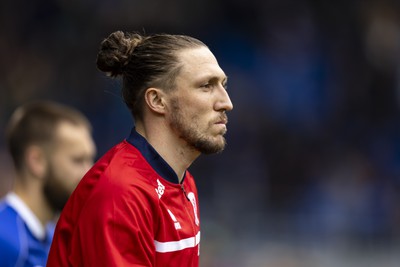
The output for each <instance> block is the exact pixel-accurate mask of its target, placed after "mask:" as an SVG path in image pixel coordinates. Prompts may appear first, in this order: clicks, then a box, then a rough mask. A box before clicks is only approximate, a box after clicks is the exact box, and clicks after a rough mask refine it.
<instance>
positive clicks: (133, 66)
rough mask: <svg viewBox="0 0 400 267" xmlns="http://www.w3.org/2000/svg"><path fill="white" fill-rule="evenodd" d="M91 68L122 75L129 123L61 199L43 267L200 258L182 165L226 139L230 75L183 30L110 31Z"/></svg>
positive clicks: (189, 180) (193, 196) (189, 265)
mask: <svg viewBox="0 0 400 267" xmlns="http://www.w3.org/2000/svg"><path fill="white" fill-rule="evenodd" d="M97 67H98V68H99V69H100V70H101V71H103V72H105V73H107V74H108V75H109V76H111V77H117V76H122V79H123V88H122V95H123V97H124V101H125V103H126V105H127V106H128V108H129V109H130V111H131V113H132V115H133V118H134V121H135V127H134V128H133V129H132V131H131V133H130V135H129V137H128V138H127V139H126V140H124V141H122V142H121V143H119V144H117V145H116V146H115V147H113V148H112V149H111V150H109V151H108V152H107V153H106V154H105V155H104V156H103V157H102V158H101V159H100V160H99V161H98V162H97V163H96V164H95V165H94V167H93V168H91V170H90V171H89V172H88V173H87V174H86V175H85V177H84V178H83V179H82V182H81V183H80V184H79V185H78V187H77V189H76V190H75V192H74V193H73V194H72V196H71V198H70V199H69V200H68V202H67V204H66V206H65V209H64V210H63V212H62V213H61V216H60V219H59V221H58V223H57V227H56V231H55V235H54V239H53V243H52V246H51V249H50V254H49V261H48V264H47V266H54V267H55V266H57V267H61V266H148V267H150V266H151V267H158V266H159V267H161V266H163V267H168V266H185V267H197V266H199V254H200V220H199V205H198V196H197V188H196V185H195V181H194V178H193V176H192V175H191V174H190V173H189V171H187V169H188V168H189V166H190V165H191V164H192V162H193V161H194V160H195V159H196V158H197V157H198V156H200V154H202V153H204V154H211V153H217V152H221V151H222V150H223V149H224V147H225V144H226V141H225V138H224V135H225V133H226V131H227V128H226V124H227V115H226V112H227V111H230V110H232V108H233V105H232V103H231V100H230V98H229V96H228V93H227V91H226V83H227V76H226V75H225V73H224V71H223V70H222V69H221V67H220V66H219V64H218V62H217V60H216V58H215V57H214V55H213V53H212V52H211V51H210V50H209V49H208V47H207V46H206V45H205V44H204V43H203V42H201V41H199V40H198V39H195V38H192V37H189V36H185V35H170V34H154V35H146V36H145V35H141V34H139V33H132V34H130V33H127V34H125V33H123V32H121V31H117V32H114V33H112V34H111V35H110V36H108V38H106V39H105V40H103V42H102V43H101V47H100V51H99V53H98V57H97Z"/></svg>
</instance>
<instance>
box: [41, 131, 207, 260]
mask: <svg viewBox="0 0 400 267" xmlns="http://www.w3.org/2000/svg"><path fill="white" fill-rule="evenodd" d="M174 175H175V177H174ZM199 243H200V221H199V206H198V198H197V189H196V185H195V182H194V179H193V177H192V176H191V174H190V173H189V172H188V171H186V174H185V177H184V179H183V182H182V183H181V184H179V183H178V180H177V177H176V174H175V173H174V172H173V171H172V168H170V167H169V166H168V165H167V164H166V162H165V161H164V160H163V159H162V158H161V157H160V156H159V155H158V154H157V152H155V150H154V149H152V148H151V146H150V145H149V144H148V143H147V141H145V139H144V138H143V137H141V136H139V134H137V133H136V132H135V131H132V134H131V136H130V137H129V139H128V140H125V141H123V142H121V143H120V144H118V145H116V146H115V147H114V148H112V149H111V150H110V151H109V152H107V153H106V154H105V155H104V156H103V157H102V158H101V159H100V160H99V161H98V162H96V164H95V165H94V166H93V167H92V169H91V170H90V171H89V172H88V173H87V174H86V175H85V176H84V177H83V179H82V181H81V182H80V184H79V185H78V187H77V188H76V190H75V191H74V193H73V194H72V195H71V197H70V199H69V201H68V202H67V204H66V206H65V207H64V209H63V211H62V213H61V216H60V218H59V221H58V223H57V227H56V230H55V234H54V238H53V243H52V246H51V249H50V254H49V258H48V263H47V266H49V267H63V266H79V267H82V266H107V267H111V266H118V267H123V266H146V267H156V266H159V267H161V266H162V267H168V266H170V267H172V266H174V267H176V266H185V267H191V266H193V267H197V266H199V248H200V246H199Z"/></svg>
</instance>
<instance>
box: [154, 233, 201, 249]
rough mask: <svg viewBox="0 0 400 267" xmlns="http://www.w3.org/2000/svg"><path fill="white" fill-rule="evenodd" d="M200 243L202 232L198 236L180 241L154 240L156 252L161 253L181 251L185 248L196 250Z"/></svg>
mask: <svg viewBox="0 0 400 267" xmlns="http://www.w3.org/2000/svg"><path fill="white" fill-rule="evenodd" d="M199 243H200V231H199V232H198V233H197V234H196V236H193V237H189V238H185V239H181V240H179V241H170V242H159V241H157V240H154V245H155V246H156V251H157V252H160V253H165V252H174V251H179V250H182V249H185V248H194V247H195V246H197V245H198V244H199Z"/></svg>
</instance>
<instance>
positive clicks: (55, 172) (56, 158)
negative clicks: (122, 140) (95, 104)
mask: <svg viewBox="0 0 400 267" xmlns="http://www.w3.org/2000/svg"><path fill="white" fill-rule="evenodd" d="M49 152H50V153H49V155H48V162H49V164H48V168H47V172H46V177H45V179H46V180H45V186H44V193H45V195H46V197H47V199H48V201H49V204H50V205H51V206H52V208H53V209H54V210H55V211H61V210H62V208H63V207H64V205H65V203H66V202H67V200H68V198H69V196H70V195H71V193H72V192H73V191H74V189H75V187H76V186H77V185H78V183H79V181H80V180H81V178H82V177H83V176H84V174H85V173H86V172H87V171H88V170H89V168H90V167H91V166H92V165H93V161H94V156H95V153H96V148H95V144H94V142H93V139H92V137H91V134H90V132H89V130H88V129H87V128H85V127H84V126H77V125H73V124H70V123H67V122H63V123H61V124H60V125H59V127H58V128H57V131H56V138H55V140H54V142H53V147H51V148H49Z"/></svg>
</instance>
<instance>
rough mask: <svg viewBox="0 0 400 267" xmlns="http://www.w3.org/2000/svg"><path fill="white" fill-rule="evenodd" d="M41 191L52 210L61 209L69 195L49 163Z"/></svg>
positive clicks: (58, 210) (57, 210)
mask: <svg viewBox="0 0 400 267" xmlns="http://www.w3.org/2000/svg"><path fill="white" fill-rule="evenodd" d="M43 193H44V196H45V197H46V199H47V202H48V203H49V205H50V207H51V208H52V209H53V211H54V212H60V211H62V209H63V208H64V206H65V204H66V203H67V201H68V198H69V197H70V195H71V192H69V190H68V189H67V188H65V186H63V184H62V183H61V182H60V179H57V177H56V174H55V172H54V168H53V167H52V165H51V164H50V165H49V167H48V169H47V174H46V177H45V184H44V187H43Z"/></svg>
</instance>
